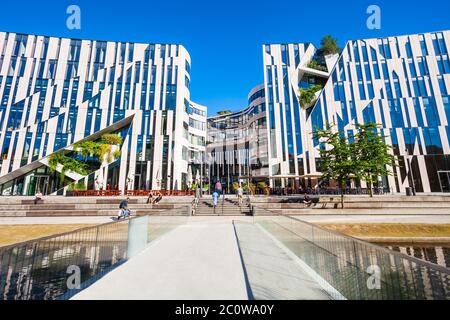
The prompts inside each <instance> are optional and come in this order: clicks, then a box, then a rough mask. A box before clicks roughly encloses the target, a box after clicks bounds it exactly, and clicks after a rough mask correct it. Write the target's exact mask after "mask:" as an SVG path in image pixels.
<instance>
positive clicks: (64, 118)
mask: <svg viewBox="0 0 450 320" xmlns="http://www.w3.org/2000/svg"><path fill="white" fill-rule="evenodd" d="M0 54H1V55H0V129H1V131H0V153H1V157H0V166H1V169H0V192H1V194H5V195H6V194H34V192H36V191H38V189H42V186H36V185H35V183H36V178H37V177H40V179H41V180H42V179H43V181H44V183H43V185H46V187H45V188H46V190H39V191H41V192H44V193H49V194H50V193H54V192H55V191H56V186H55V184H53V186H52V183H51V181H49V180H48V179H51V178H52V174H51V173H50V172H49V170H48V168H47V165H46V161H45V158H46V157H47V156H49V155H51V154H52V153H54V152H56V151H58V150H64V149H68V148H70V145H72V144H73V143H75V142H77V141H79V140H82V139H85V138H87V137H90V136H92V135H95V134H96V133H98V132H103V131H105V132H108V130H113V129H114V130H115V131H114V132H119V133H120V134H121V136H122V137H123V138H124V143H123V145H122V146H121V156H120V158H119V159H118V160H117V161H114V162H113V163H110V164H107V165H106V166H102V167H101V168H100V169H98V170H97V171H95V172H92V173H91V174H89V175H88V176H86V177H84V178H83V180H82V181H84V182H85V183H86V184H87V187H88V188H93V187H94V186H93V183H94V180H97V181H98V180H102V183H101V188H103V189H106V188H111V189H118V190H125V189H181V188H182V186H183V185H184V184H185V183H186V176H187V172H188V167H189V159H185V158H183V150H184V148H190V149H192V150H193V151H195V152H199V153H202V152H204V151H205V144H204V143H199V144H197V142H198V141H197V140H196V141H195V142H196V143H194V144H192V141H189V135H187V136H186V135H185V132H184V131H185V130H188V131H189V132H192V135H194V134H195V135H196V136H198V137H200V138H199V140H202V139H203V141H204V139H205V138H206V132H205V127H206V108H205V107H203V106H199V105H196V104H194V103H192V102H191V101H190V92H189V86H190V56H189V53H188V52H187V50H186V49H185V48H184V47H183V46H181V45H176V44H142V43H130V42H111V41H91V40H78V39H68V38H56V37H46V36H36V35H25V34H18V33H8V32H0ZM186 102H187V103H186ZM186 104H188V105H189V106H192V107H189V108H187V107H186ZM127 119H131V120H130V121H125V120H127ZM121 123H127V125H126V126H123V127H120V124H121ZM118 126H119V127H118ZM29 168H31V169H29ZM18 172H19V173H21V174H18Z"/></svg>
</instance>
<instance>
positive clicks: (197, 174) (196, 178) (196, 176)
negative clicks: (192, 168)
mask: <svg viewBox="0 0 450 320" xmlns="http://www.w3.org/2000/svg"><path fill="white" fill-rule="evenodd" d="M195 181H197V183H200V172H199V171H198V169H197V173H196V174H195Z"/></svg>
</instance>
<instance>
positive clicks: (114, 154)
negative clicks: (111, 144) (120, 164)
mask: <svg viewBox="0 0 450 320" xmlns="http://www.w3.org/2000/svg"><path fill="white" fill-rule="evenodd" d="M121 154H122V153H121V152H120V150H116V151H114V153H113V157H114V159H116V160H117V159H119V158H120V156H121Z"/></svg>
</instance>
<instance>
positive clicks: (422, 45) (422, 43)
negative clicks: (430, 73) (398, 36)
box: [420, 35, 428, 56]
mask: <svg viewBox="0 0 450 320" xmlns="http://www.w3.org/2000/svg"><path fill="white" fill-rule="evenodd" d="M420 48H421V50H422V55H423V56H427V55H428V49H427V44H426V42H425V38H424V36H423V35H420Z"/></svg>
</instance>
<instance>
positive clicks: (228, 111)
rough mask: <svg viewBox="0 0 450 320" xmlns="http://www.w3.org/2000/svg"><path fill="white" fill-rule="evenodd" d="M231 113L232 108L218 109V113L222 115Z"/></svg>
mask: <svg viewBox="0 0 450 320" xmlns="http://www.w3.org/2000/svg"><path fill="white" fill-rule="evenodd" d="M230 113H232V112H231V110H222V111H218V112H217V114H218V115H221V116H223V115H226V114H230Z"/></svg>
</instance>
